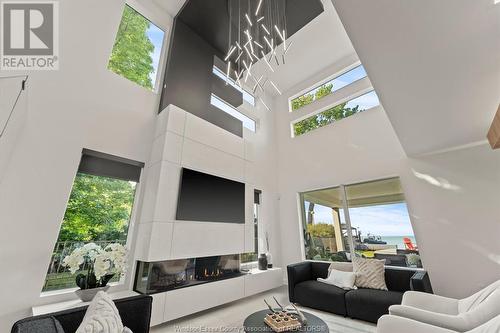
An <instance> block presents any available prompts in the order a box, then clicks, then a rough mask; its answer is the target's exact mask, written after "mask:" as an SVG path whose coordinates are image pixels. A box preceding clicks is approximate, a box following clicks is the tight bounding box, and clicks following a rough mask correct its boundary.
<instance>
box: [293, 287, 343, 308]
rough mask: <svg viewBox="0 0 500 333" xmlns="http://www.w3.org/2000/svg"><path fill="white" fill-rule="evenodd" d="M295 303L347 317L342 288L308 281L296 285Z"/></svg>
mask: <svg viewBox="0 0 500 333" xmlns="http://www.w3.org/2000/svg"><path fill="white" fill-rule="evenodd" d="M294 293H295V301H296V302H297V303H299V304H300V305H303V306H308V307H311V308H315V309H319V310H323V311H328V312H332V313H335V314H338V315H342V316H346V315H347V312H346V307H345V300H344V295H345V293H346V291H345V290H344V289H342V288H339V287H336V286H333V285H329V284H325V283H322V282H318V281H314V280H308V281H304V282H301V283H298V284H297V285H295V290H294Z"/></svg>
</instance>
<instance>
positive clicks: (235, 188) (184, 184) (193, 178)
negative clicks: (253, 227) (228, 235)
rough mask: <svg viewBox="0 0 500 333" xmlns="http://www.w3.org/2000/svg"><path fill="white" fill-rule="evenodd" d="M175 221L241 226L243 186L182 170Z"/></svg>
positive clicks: (243, 215) (243, 220)
mask: <svg viewBox="0 0 500 333" xmlns="http://www.w3.org/2000/svg"><path fill="white" fill-rule="evenodd" d="M176 219H177V220H184V221H204V222H223V223H245V184H244V183H240V182H236V181H233V180H229V179H225V178H221V177H217V176H212V175H208V174H206V173H203V172H198V171H194V170H190V169H186V168H183V169H182V174H181V184H180V189H179V199H178V201H177V214H176Z"/></svg>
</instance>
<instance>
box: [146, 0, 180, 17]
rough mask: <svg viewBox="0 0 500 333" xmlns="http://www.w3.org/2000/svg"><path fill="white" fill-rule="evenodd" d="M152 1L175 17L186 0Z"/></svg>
mask: <svg viewBox="0 0 500 333" xmlns="http://www.w3.org/2000/svg"><path fill="white" fill-rule="evenodd" d="M152 1H153V2H154V3H156V4H157V5H158V6H160V7H161V8H163V9H165V10H166V11H167V13H169V14H170V15H171V16H172V17H175V16H176V15H177V14H178V13H179V11H180V10H181V8H182V6H184V3H185V2H186V0H152Z"/></svg>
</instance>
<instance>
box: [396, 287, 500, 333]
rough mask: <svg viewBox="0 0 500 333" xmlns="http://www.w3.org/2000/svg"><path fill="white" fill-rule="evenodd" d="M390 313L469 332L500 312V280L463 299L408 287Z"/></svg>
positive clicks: (452, 329) (457, 330)
mask: <svg viewBox="0 0 500 333" xmlns="http://www.w3.org/2000/svg"><path fill="white" fill-rule="evenodd" d="M389 314H391V315H393V316H399V317H404V318H408V319H412V320H415V321H418V322H421V323H426V324H429V325H433V326H438V327H441V328H445V329H448V330H451V331H456V332H467V331H470V330H472V329H474V328H476V327H478V326H480V325H482V324H484V323H486V322H488V321H489V320H491V319H493V318H495V317H497V316H498V315H500V280H499V281H497V282H495V283H493V284H491V285H489V286H488V287H486V288H484V289H483V290H481V291H479V292H477V293H475V294H474V295H472V296H470V297H467V298H464V299H461V300H457V299H453V298H447V297H442V296H437V295H432V294H426V293H421V292H415V291H408V292H406V293H405V294H404V295H403V301H402V303H401V305H392V306H391V307H389Z"/></svg>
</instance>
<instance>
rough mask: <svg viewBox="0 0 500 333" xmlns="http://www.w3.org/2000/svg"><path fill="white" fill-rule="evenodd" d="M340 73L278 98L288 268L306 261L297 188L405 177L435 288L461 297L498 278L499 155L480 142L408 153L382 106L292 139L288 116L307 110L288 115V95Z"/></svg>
mask: <svg viewBox="0 0 500 333" xmlns="http://www.w3.org/2000/svg"><path fill="white" fill-rule="evenodd" d="M336 71H338V69H335V67H331V68H330V69H329V70H328V71H324V72H321V73H318V74H316V75H313V76H312V79H309V80H306V81H304V83H303V84H299V85H297V86H295V87H294V88H292V89H290V91H288V92H286V93H284V95H283V96H281V97H279V98H277V99H276V100H275V109H276V112H277V115H276V116H277V132H278V161H279V166H278V177H279V190H280V224H281V237H282V253H283V266H284V265H286V264H289V263H292V262H297V261H300V260H303V258H304V254H303V246H302V235H301V228H300V222H299V211H300V208H299V202H298V193H299V192H302V191H306V190H313V189H319V188H325V187H331V186H336V185H339V184H349V183H356V182H360V181H367V180H374V179H380V178H385V177H389V176H400V177H401V180H402V185H403V189H404V191H405V194H406V199H407V204H408V208H409V212H410V217H411V221H412V225H413V229H414V232H415V236H416V238H417V242H418V244H419V247H420V249H421V256H422V260H423V264H424V267H425V268H426V269H427V270H428V271H429V273H430V277H431V280H432V283H433V287H434V291H435V292H436V293H439V294H442V295H445V296H450V297H461V296H464V295H467V294H470V293H472V292H473V291H474V290H478V289H479V288H481V287H484V286H485V285H487V284H488V283H490V282H491V281H493V280H495V279H498V278H499V277H500V241H499V240H498V236H499V235H500V206H499V205H498V198H499V195H498V193H497V191H498V189H499V188H500V153H498V152H493V151H491V149H489V147H488V146H487V145H482V146H477V147H473V148H464V149H457V150H454V151H450V152H447V153H438V154H434V155H429V156H421V157H414V158H408V157H407V156H406V154H405V152H404V151H403V149H402V148H401V145H400V143H399V139H398V137H397V136H396V134H395V132H394V130H393V127H392V126H391V123H390V122H389V120H388V118H387V116H386V114H385V111H384V110H383V108H382V107H377V108H374V109H372V110H368V111H365V112H363V113H360V114H357V115H354V116H352V117H349V118H347V119H344V120H341V121H339V122H337V123H334V124H331V125H328V126H325V127H322V128H320V129H317V130H314V131H312V132H310V133H307V134H305V135H302V136H299V137H297V138H291V135H290V133H291V129H290V121H292V120H294V119H298V118H300V117H302V116H303V114H301V111H302V110H298V111H294V112H292V113H290V112H288V104H287V103H288V101H287V99H288V97H289V96H293V95H295V94H296V93H297V92H300V91H303V90H304V89H305V88H307V86H308V85H311V84H312V83H313V82H315V81H316V82H317V81H319V80H321V78H323V77H327V76H328V75H329V74H330V73H334V72H336ZM340 95H341V94H340V92H339V96H340ZM342 97H343V94H342V96H341V97H340V98H342ZM317 105H318V106H319V107H322V106H323V105H322V103H321V100H320V102H318V104H317ZM306 108H308V109H307V110H308V111H309V112H311V111H313V109H314V107H312V105H310V106H307V107H305V108H304V109H306ZM307 110H306V111H307ZM413 170H415V171H416V174H415V173H414V172H413ZM416 175H417V176H416Z"/></svg>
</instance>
